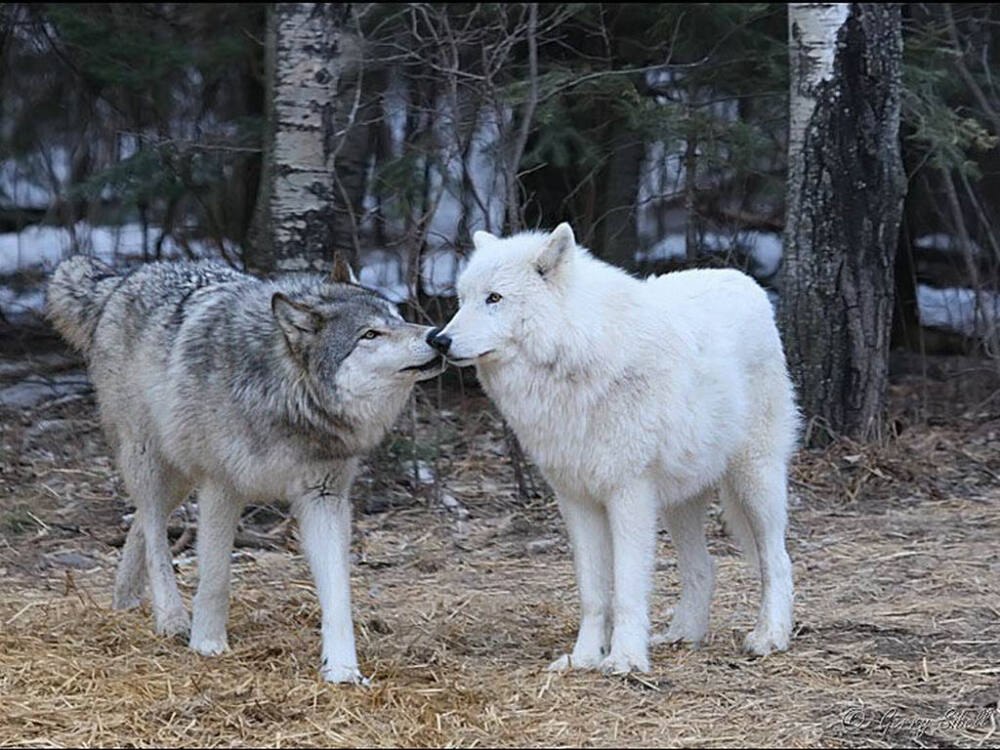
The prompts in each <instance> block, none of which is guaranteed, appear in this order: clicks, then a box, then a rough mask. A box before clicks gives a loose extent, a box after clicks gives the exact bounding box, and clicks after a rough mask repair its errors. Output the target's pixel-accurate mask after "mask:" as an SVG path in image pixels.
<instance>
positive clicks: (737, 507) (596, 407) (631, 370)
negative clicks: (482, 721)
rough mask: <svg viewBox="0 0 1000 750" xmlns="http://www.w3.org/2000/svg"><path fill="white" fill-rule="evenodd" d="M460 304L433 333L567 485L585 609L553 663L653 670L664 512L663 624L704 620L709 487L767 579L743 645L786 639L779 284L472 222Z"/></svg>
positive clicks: (790, 420)
mask: <svg viewBox="0 0 1000 750" xmlns="http://www.w3.org/2000/svg"><path fill="white" fill-rule="evenodd" d="M473 240H474V243H475V246H476V249H475V252H474V253H473V254H472V257H471V258H470V259H469V263H468V265H467V266H466V268H465V270H464V271H462V274H461V276H460V277H459V279H458V284H457V288H458V294H459V303H460V305H459V310H458V312H457V313H456V314H455V317H454V318H452V319H451V321H450V322H449V323H448V325H447V326H445V327H444V329H443V330H441V331H435V332H434V333H433V335H432V336H431V337H430V339H429V341H430V343H431V344H432V345H433V346H434V347H435V348H437V349H438V350H439V351H441V352H442V353H443V354H446V355H447V357H448V359H449V360H450V361H452V362H454V363H455V364H458V365H466V364H475V366H476V371H477V375H478V377H479V382H480V383H481V384H482V386H483V388H484V389H485V390H486V393H487V394H488V395H489V396H490V398H491V399H492V400H493V401H494V403H496V405H497V406H498V407H499V409H500V411H501V413H502V414H503V415H504V417H505V418H506V419H507V421H508V422H509V423H510V425H511V427H513V429H514V432H515V433H516V434H517V437H518V439H519V440H520V441H521V444H522V445H523V446H524V448H525V450H526V451H527V452H528V454H529V455H530V456H531V457H532V459H533V460H534V461H535V463H536V464H537V465H538V466H539V468H540V469H541V470H542V473H543V474H544V475H545V478H546V479H547V480H548V482H549V484H550V485H551V486H552V488H553V489H554V490H555V493H556V498H557V501H558V504H559V510H560V512H561V513H562V516H563V518H564V519H565V521H566V526H567V529H568V531H569V539H570V542H571V544H572V547H573V556H574V561H575V565H576V577H577V582H578V584H579V594H580V608H581V615H582V616H581V620H580V628H579V632H578V636H577V640H576V645H575V646H574V648H573V651H572V653H571V654H565V655H563V656H561V657H560V658H559V659H557V660H556V661H555V662H554V663H553V664H552V668H553V669H557V670H562V669H566V668H583V669H587V668H600V669H602V670H604V671H607V672H628V671H630V670H633V669H635V670H640V671H646V670H647V669H649V655H648V645H649V612H648V608H649V607H648V603H649V594H650V588H651V581H652V574H653V569H654V563H655V553H656V532H657V520H658V515H659V514H660V512H662V514H663V515H664V516H665V518H666V522H667V526H668V528H669V530H670V537H671V540H672V541H673V543H674V546H675V547H676V549H677V555H678V572H679V575H680V580H681V595H680V601H679V602H678V605H677V607H676V609H675V610H674V613H673V617H672V620H671V623H670V627H669V629H668V630H667V631H666V633H665V634H663V635H662V636H660V637H659V638H658V640H661V641H667V642H682V641H683V642H691V643H698V642H700V641H702V640H704V638H705V637H706V635H707V633H708V619H709V608H710V604H711V599H712V590H713V586H714V572H713V569H714V566H713V563H712V559H711V557H710V556H709V553H708V548H707V546H706V544H705V529H704V526H705V513H706V508H707V505H708V502H709V500H710V499H711V498H712V497H713V496H714V495H716V494H718V495H719V496H721V499H722V506H723V512H724V515H725V518H726V521H727V524H728V526H729V528H730V530H731V531H733V532H734V533H735V535H736V537H737V539H738V540H739V541H740V543H741V544H742V546H743V550H744V553H745V554H746V555H747V557H748V558H749V560H750V561H751V564H752V565H753V566H754V567H755V568H757V570H758V571H759V575H760V580H761V588H762V591H761V604H760V611H759V613H758V616H757V624H756V627H754V629H753V630H752V631H751V632H750V633H748V634H747V636H746V639H745V640H744V644H743V645H744V648H745V649H746V650H747V651H749V652H751V653H754V654H758V655H764V654H767V653H769V652H771V651H777V650H783V649H785V648H787V647H788V641H789V638H790V636H791V633H792V597H793V581H792V567H791V562H790V561H789V558H788V554H787V552H786V550H785V526H786V507H787V475H788V463H789V460H790V458H791V455H792V452H793V450H794V448H795V443H796V439H797V434H798V423H799V416H798V411H797V409H796V406H795V398H794V393H793V389H792V384H791V380H790V379H789V376H788V371H787V369H786V366H785V356H784V353H783V351H782V347H781V339H780V337H779V335H778V329H777V327H776V326H775V323H774V313H773V311H772V308H771V304H770V302H769V301H768V298H767V295H766V294H765V292H764V290H763V289H761V288H760V287H759V286H758V285H757V284H756V283H755V282H754V281H753V279H751V278H750V277H748V276H746V275H744V274H742V273H740V272H738V271H733V270H711V271H710V270H697V271H681V272H676V273H669V274H666V275H665V276H660V277H658V278H657V277H650V278H649V279H646V280H645V281H640V280H638V279H636V278H633V277H632V276H630V275H628V274H626V273H625V272H623V271H621V270H620V269H617V268H614V267H612V266H610V265H608V264H606V263H602V262H601V261H600V260H598V259H597V258H594V257H593V256H592V255H591V254H590V253H589V252H588V251H587V250H586V249H584V248H582V247H579V246H578V245H577V244H576V240H575V239H574V236H573V230H572V229H571V228H570V226H569V225H568V224H561V225H560V226H558V227H557V228H556V229H555V231H553V232H552V233H551V234H544V233H539V232H522V233H520V234H517V235H514V236H513V237H507V238H499V237H494V236H493V235H491V234H488V233H486V232H476V234H475V235H474V237H473Z"/></svg>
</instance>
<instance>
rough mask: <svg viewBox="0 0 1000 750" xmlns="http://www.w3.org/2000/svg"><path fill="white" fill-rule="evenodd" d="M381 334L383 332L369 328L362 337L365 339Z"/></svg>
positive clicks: (375, 337)
mask: <svg viewBox="0 0 1000 750" xmlns="http://www.w3.org/2000/svg"><path fill="white" fill-rule="evenodd" d="M381 335H382V334H381V333H379V332H378V331H376V330H374V329H369V330H367V331H365V332H364V333H363V334H361V338H363V339H377V338H378V337H379V336H381Z"/></svg>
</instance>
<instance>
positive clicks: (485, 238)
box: [472, 229, 496, 250]
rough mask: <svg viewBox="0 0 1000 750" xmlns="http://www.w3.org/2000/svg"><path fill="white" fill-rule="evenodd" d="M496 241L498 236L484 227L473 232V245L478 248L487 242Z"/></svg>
mask: <svg viewBox="0 0 1000 750" xmlns="http://www.w3.org/2000/svg"><path fill="white" fill-rule="evenodd" d="M494 241H496V237H495V236H494V235H492V234H490V233H489V232H484V231H483V230H482V229H480V230H479V231H478V232H473V233H472V245H473V247H475V248H476V250H478V249H479V248H481V247H482V246H483V245H485V244H486V243H487V242H494Z"/></svg>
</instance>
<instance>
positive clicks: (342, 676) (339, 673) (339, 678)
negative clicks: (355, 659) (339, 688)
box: [319, 664, 372, 687]
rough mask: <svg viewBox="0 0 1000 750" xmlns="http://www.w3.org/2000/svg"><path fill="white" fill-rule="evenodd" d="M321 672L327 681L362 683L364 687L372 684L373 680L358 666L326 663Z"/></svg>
mask: <svg viewBox="0 0 1000 750" xmlns="http://www.w3.org/2000/svg"><path fill="white" fill-rule="evenodd" d="M319 672H320V674H321V675H322V676H323V679H324V680H326V681H327V682H336V683H346V684H348V685H361V686H362V687H368V686H369V685H371V684H372V683H371V680H370V679H368V678H367V677H365V676H364V675H363V674H361V672H360V670H358V668H357V667H351V666H338V665H332V666H331V665H329V664H324V665H323V667H322V668H321V669H320V671H319Z"/></svg>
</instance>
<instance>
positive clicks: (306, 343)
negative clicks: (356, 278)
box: [47, 257, 443, 682]
mask: <svg viewBox="0 0 1000 750" xmlns="http://www.w3.org/2000/svg"><path fill="white" fill-rule="evenodd" d="M340 268H341V272H340V273H339V274H336V273H335V275H334V277H331V278H323V277H320V276H317V275H296V276H288V277H285V278H282V279H279V280H276V281H264V280H261V279H257V278H254V277H251V276H247V275H245V274H242V273H239V272H237V271H234V270H232V269H229V268H227V267H224V266H221V265H217V264H212V263H206V262H201V263H152V264H148V265H144V266H141V267H139V268H138V269H136V270H134V271H132V272H129V273H125V274H121V275H119V274H117V273H115V272H114V271H113V270H112V269H110V268H108V267H106V266H104V265H102V264H100V263H98V262H95V261H93V260H91V259H88V258H84V257H75V258H71V259H69V260H67V261H64V262H63V263H61V264H60V265H59V267H58V268H57V269H56V271H55V274H54V275H53V277H52V280H51V282H50V284H49V286H48V291H47V307H48V315H49V317H50V319H51V320H52V321H53V323H54V324H55V327H56V328H57V329H58V330H59V332H60V333H62V335H63V336H64V337H65V338H66V339H67V340H68V341H69V342H70V343H71V344H73V345H74V346H75V347H77V348H78V349H80V350H81V351H83V353H84V354H85V356H86V359H87V364H88V369H89V372H90V377H91V379H92V380H93V383H94V386H95V389H96V393H97V402H98V406H99V410H100V417H101V422H102V424H103V427H104V430H105V432H106V434H107V437H108V440H109V442H110V444H111V446H112V448H113V449H114V451H115V453H116V457H117V460H118V465H119V467H120V469H121V472H122V475H123V477H124V480H125V485H126V488H127V490H128V492H129V495H130V496H131V498H132V500H133V502H134V503H135V505H136V508H137V512H136V517H135V521H134V522H133V524H132V528H131V529H130V530H129V533H128V537H127V539H126V542H125V546H124V548H123V550H122V559H121V563H120V564H119V567H118V573H117V577H116V580H115V589H114V606H115V608H117V609H125V608H129V607H134V606H136V605H138V604H139V601H140V598H141V596H142V594H143V591H144V588H145V584H146V583H147V581H148V583H149V585H150V589H151V592H152V602H153V612H154V616H155V623H156V631H157V632H158V633H161V634H166V635H175V634H183V633H187V632H190V646H191V648H192V649H194V650H195V651H198V652H199V653H202V654H219V653H221V652H223V651H225V650H226V649H227V648H228V645H227V640H226V620H227V617H228V612H229V579H230V572H229V561H230V554H231V551H232V547H233V537H234V534H235V531H236V524H237V521H238V520H239V517H240V511H241V509H242V508H243V506H244V505H245V504H246V503H248V502H251V501H267V500H271V499H274V498H279V497H280V498H285V499H287V500H288V501H289V502H290V503H291V507H292V510H293V513H294V514H295V516H296V518H297V519H298V522H299V529H300V535H301V541H302V547H303V550H304V551H305V555H306V557H307V559H308V561H309V565H310V568H311V569H312V573H313V577H314V579H315V581H316V588H317V592H318V595H319V601H320V607H321V609H322V638H323V652H322V653H323V660H322V674H323V677H324V678H325V679H327V680H328V681H331V682H359V681H361V680H362V677H361V674H360V672H359V671H358V664H357V657H356V654H355V646H354V629H353V625H352V620H351V610H350V585H349V570H348V552H349V540H350V524H351V514H350V502H349V499H348V490H349V488H350V485H351V481H352V480H353V478H354V475H355V472H356V470H357V466H358V461H359V458H360V457H361V456H362V455H363V454H364V453H365V452H366V451H368V450H370V449H371V448H373V447H374V446H375V445H376V444H377V443H378V442H379V440H380V439H381V438H382V436H383V435H384V434H385V433H386V431H387V430H388V429H389V428H390V427H391V426H392V424H393V422H394V421H395V419H396V417H397V416H398V414H399V412H400V411H401V409H402V408H403V406H404V404H405V403H406V401H407V398H408V397H409V394H410V391H411V389H412V387H413V384H414V383H416V382H417V381H419V380H423V379H426V378H429V377H433V376H434V375H437V374H438V373H439V372H440V371H441V370H442V368H443V364H442V360H441V357H440V356H439V355H438V354H437V352H435V351H434V350H433V349H432V348H431V347H430V346H429V345H428V344H427V343H426V341H425V338H426V336H427V333H428V331H429V330H430V329H429V328H426V327H424V326H419V325H413V324H410V323H406V322H404V321H403V320H402V318H401V317H400V316H399V313H398V312H397V311H396V309H395V307H394V306H393V304H392V303H391V302H389V301H388V300H387V299H385V298H383V297H382V296H380V295H379V294H377V293H375V292H373V291H370V290H368V289H364V288H362V287H360V286H357V285H356V284H353V283H347V282H349V281H351V280H352V279H350V278H348V276H347V274H346V273H345V271H344V269H346V266H340ZM193 489H197V490H198V541H197V548H198V549H197V551H198V572H199V582H198V591H197V594H196V595H195V598H194V602H193V607H192V610H193V618H192V620H191V621H190V624H189V619H188V615H187V612H186V611H185V609H184V604H183V602H182V601H181V597H180V593H179V592H178V590H177V582H176V580H175V577H174V572H173V567H172V563H171V556H170V550H169V547H168V544H167V517H168V516H169V515H170V512H171V511H172V510H173V509H174V508H175V507H176V506H177V505H178V504H180V503H181V502H183V500H184V499H185V498H186V497H187V495H188V494H189V493H190V492H191V490H193Z"/></svg>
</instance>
